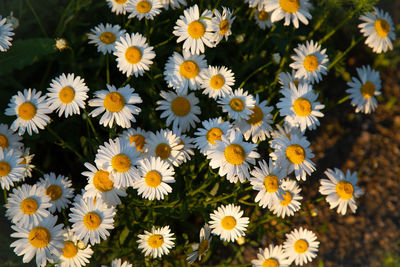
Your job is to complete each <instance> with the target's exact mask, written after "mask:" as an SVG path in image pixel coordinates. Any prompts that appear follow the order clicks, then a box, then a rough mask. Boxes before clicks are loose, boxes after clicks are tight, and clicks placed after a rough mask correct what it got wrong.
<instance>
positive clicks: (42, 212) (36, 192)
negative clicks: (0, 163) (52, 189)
mask: <svg viewBox="0 0 400 267" xmlns="http://www.w3.org/2000/svg"><path fill="white" fill-rule="evenodd" d="M44 190H45V188H44V187H43V186H38V185H28V184H22V185H21V186H20V187H17V188H14V189H13V191H12V193H11V194H10V196H9V197H8V199H7V202H8V203H7V204H6V208H7V211H6V216H7V218H8V219H9V220H11V221H12V222H13V223H15V224H16V225H18V226H20V227H23V228H29V227H32V226H33V225H36V224H38V223H39V222H40V221H42V220H43V219H45V218H46V217H48V216H50V213H49V211H48V208H50V207H51V205H52V204H51V203H50V198H49V197H48V196H46V195H45V191H44Z"/></svg>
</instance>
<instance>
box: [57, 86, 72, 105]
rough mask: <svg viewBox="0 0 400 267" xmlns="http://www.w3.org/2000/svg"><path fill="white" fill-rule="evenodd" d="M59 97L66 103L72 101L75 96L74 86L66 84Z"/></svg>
mask: <svg viewBox="0 0 400 267" xmlns="http://www.w3.org/2000/svg"><path fill="white" fill-rule="evenodd" d="M58 97H59V98H60V101H61V102H62V103H64V104H69V103H71V102H72V101H73V100H74V98H75V91H74V89H73V88H72V87H70V86H65V87H64V88H62V89H61V90H60V92H59V93H58Z"/></svg>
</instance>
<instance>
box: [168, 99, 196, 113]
mask: <svg viewBox="0 0 400 267" xmlns="http://www.w3.org/2000/svg"><path fill="white" fill-rule="evenodd" d="M190 108H191V105H190V102H189V100H187V99H186V98H184V97H182V96H178V97H176V98H175V99H174V100H172V102H171V109H172V112H173V113H174V114H175V115H176V116H180V117H183V116H186V115H187V114H188V113H189V112H190Z"/></svg>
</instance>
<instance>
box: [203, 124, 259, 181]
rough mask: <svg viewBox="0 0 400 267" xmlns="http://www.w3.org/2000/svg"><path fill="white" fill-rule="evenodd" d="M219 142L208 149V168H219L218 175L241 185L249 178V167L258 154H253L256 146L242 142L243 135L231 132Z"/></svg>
mask: <svg viewBox="0 0 400 267" xmlns="http://www.w3.org/2000/svg"><path fill="white" fill-rule="evenodd" d="M221 139H222V140H221V141H218V142H217V145H216V146H215V147H213V148H210V150H209V153H208V155H207V158H209V159H211V161H210V166H211V168H213V169H216V168H219V171H218V174H219V175H220V176H224V175H225V174H226V178H227V179H228V181H230V182H231V183H236V182H237V181H238V179H239V181H240V182H241V183H243V182H245V181H246V179H249V178H250V174H249V168H250V165H249V164H251V165H254V164H255V163H256V158H258V157H260V154H258V153H257V152H255V151H254V150H255V149H256V147H257V145H256V144H252V143H246V142H244V141H243V135H242V134H241V133H240V132H238V131H234V130H231V131H229V132H228V133H227V135H226V136H224V135H222V136H221Z"/></svg>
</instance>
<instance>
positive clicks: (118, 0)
mask: <svg viewBox="0 0 400 267" xmlns="http://www.w3.org/2000/svg"><path fill="white" fill-rule="evenodd" d="M114 1H115V3H117V4H120V5H122V4H125V3H126V1H128V0H114Z"/></svg>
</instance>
